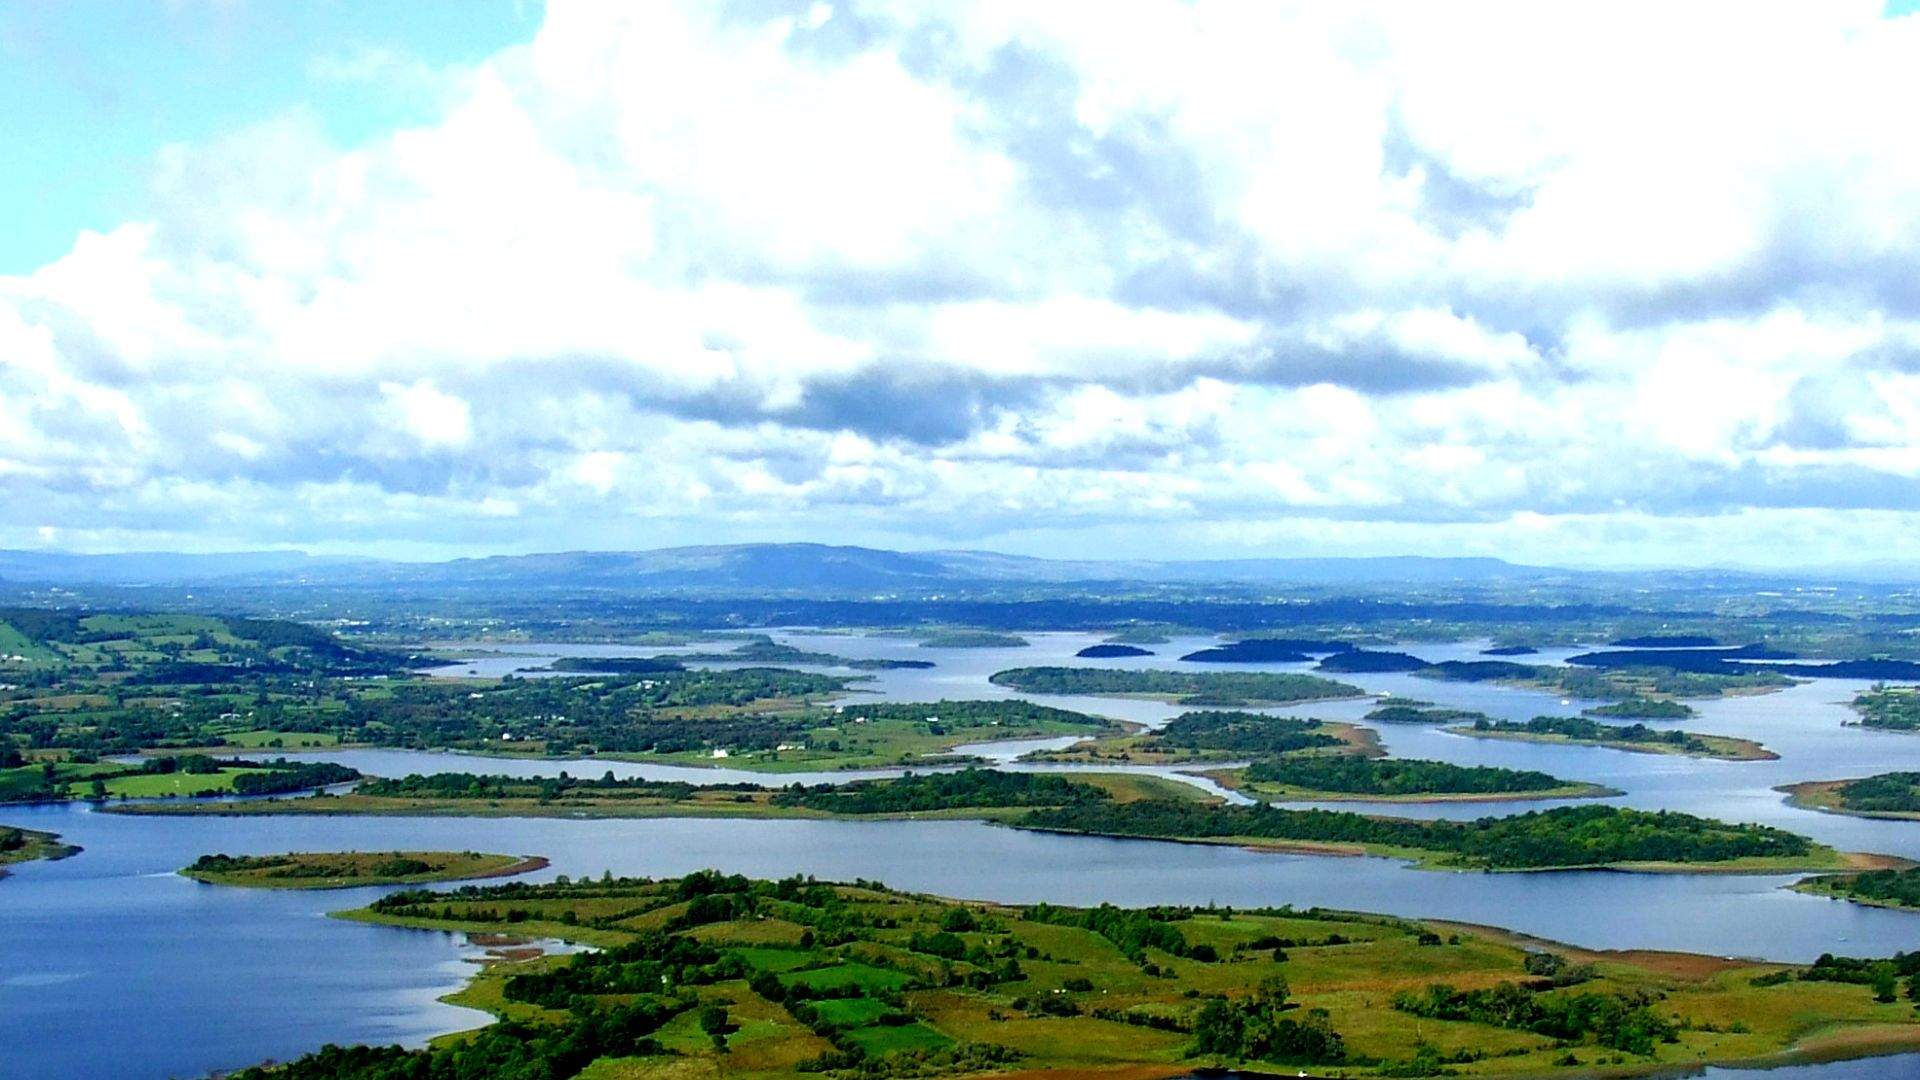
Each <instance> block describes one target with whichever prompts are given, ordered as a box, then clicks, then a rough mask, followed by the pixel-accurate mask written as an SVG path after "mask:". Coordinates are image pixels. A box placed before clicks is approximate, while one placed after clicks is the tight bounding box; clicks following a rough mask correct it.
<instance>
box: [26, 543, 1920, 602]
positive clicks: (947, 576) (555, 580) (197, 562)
mask: <svg viewBox="0 0 1920 1080" xmlns="http://www.w3.org/2000/svg"><path fill="white" fill-rule="evenodd" d="M1877 569H1879V570H1880V571H1881V573H1877V574H1874V575H1872V576H1866V575H1862V576H1860V577H1855V578H1850V579H1849V578H1847V577H1845V576H1844V575H1840V574H1837V573H1835V572H1831V571H1829V572H1826V573H1820V574H1816V573H1811V572H1809V573H1806V574H1795V575H1788V574H1785V573H1779V574H1765V575H1760V574H1751V573H1744V572H1740V571H1717V570H1695V571H1689V570H1674V571H1634V572H1621V573H1610V572H1603V571H1592V570H1568V569H1556V568H1549V567H1537V566H1523V565H1519V564H1515V563H1510V562H1506V561H1503V560H1501V559H1494V558H1425V557H1417V556H1390V557H1382V558H1311V559H1220V560H1173V561H1164V562H1162V561H1146V560H1069V559H1040V558H1031V557H1027V556H1020V555H1002V554H998V553H995V552H990V551H887V550H882V549H877V548H865V547H848V546H835V545H828V544H722V545H708V546H701V547H676V548H659V549H655V550H651V551H569V552H556V553H552V554H540V555H496V556H490V557H486V558H474V559H453V560H449V561H446V562H398V561H389V560H380V559H356V558H337V557H318V556H312V555H308V554H305V553H303V552H299V551H249V552H231V553H225V554H211V555H189V554H179V553H170V552H142V553H130V554H117V555H78V554H69V553H61V552H40V551H0V582H8V583H12V584H15V585H38V586H50V585H73V586H80V585H92V586H187V585H224V586H278V587H286V586H301V585H307V586H328V585H331V586H340V587H348V588H351V587H388V586H401V587H405V586H412V587H422V588H480V589H485V588H518V589H555V588H578V589H595V590H601V589H604V590H610V591H632V592H649V593H670V592H690V591H694V592H729V593H792V594H796V595H799V594H836V595H850V594H875V593H898V594H913V595H926V594H929V593H939V592H943V591H966V590H974V589H981V588H1002V589H1004V588H1009V587H1019V586H1066V585H1072V584H1074V583H1076V582H1087V583H1092V582H1106V583H1117V582H1131V583H1138V584H1141V585H1146V586H1155V585H1157V586H1190V587H1198V586H1207V585H1220V586H1242V587H1276V586H1298V587H1314V588H1359V587H1365V586H1436V587H1437V586H1484V587H1500V586H1522V587H1524V586H1528V585H1541V584H1549V583H1561V584H1574V583H1579V582H1583V581H1586V582H1600V581H1611V582H1616V583H1618V582H1625V581H1629V580H1641V581H1660V582H1664V583H1668V584H1679V585H1692V586H1703V585H1704V586H1708V587H1712V586H1714V585H1716V584H1718V585H1726V584H1730V583H1731V584H1739V585H1744V586H1747V587H1759V586H1760V585H1761V584H1762V583H1764V582H1779V581H1788V580H1798V581H1803V582H1805V581H1816V580H1825V581H1834V580H1855V581H1879V582H1892V581H1911V580H1914V575H1913V574H1912V572H1911V571H1906V569H1905V568H1904V567H1900V568H1894V567H1883V568H1877ZM1896 571H1899V572H1900V573H1896ZM1903 574H1904V576H1902V575H1903Z"/></svg>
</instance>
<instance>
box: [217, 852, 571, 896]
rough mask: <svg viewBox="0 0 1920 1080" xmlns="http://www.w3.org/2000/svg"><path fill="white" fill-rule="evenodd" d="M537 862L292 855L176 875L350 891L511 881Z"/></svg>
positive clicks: (467, 856)
mask: <svg viewBox="0 0 1920 1080" xmlns="http://www.w3.org/2000/svg"><path fill="white" fill-rule="evenodd" d="M546 865H547V860H545V859H543V858H540V857H538V856H531V857H528V856H519V855H488V854H483V853H481V852H478V851H294V852H289V853H287V854H285V855H202V856H200V858H198V859H196V860H194V862H193V865H191V866H188V867H185V868H183V869H182V870H181V871H180V873H181V874H182V875H183V876H185V877H190V878H192V879H193V880H195V881H202V882H205V883H207V884H209V885H244V886H248V887H250V888H256V889H351V888H355V887H358V886H362V885H420V884H425V883H427V882H434V881H471V880H474V879H476V878H495V877H511V876H513V875H514V874H524V873H527V872H528V871H530V870H540V869H544V868H545V867H546Z"/></svg>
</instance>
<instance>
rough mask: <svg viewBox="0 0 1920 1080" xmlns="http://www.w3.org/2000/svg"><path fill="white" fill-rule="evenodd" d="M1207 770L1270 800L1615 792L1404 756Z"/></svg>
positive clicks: (1525, 796) (1537, 774)
mask: <svg viewBox="0 0 1920 1080" xmlns="http://www.w3.org/2000/svg"><path fill="white" fill-rule="evenodd" d="M1210 775H1213V776H1215V777H1216V778H1218V779H1220V780H1221V782H1223V783H1225V784H1227V786H1229V787H1232V788H1234V789H1236V790H1239V791H1244V792H1246V793H1247V794H1249V795H1254V796H1257V797H1259V798H1262V799H1270V800H1272V799H1279V800H1293V801H1307V800H1314V801H1332V800H1340V799H1379V800H1385V801H1393V800H1401V801H1421V802H1427V801H1436V802H1438V801H1449V800H1458V801H1493V800H1505V799H1574V798H1593V797H1598V796H1604V795H1617V794H1619V792H1617V791H1614V790H1613V789H1611V788H1606V787H1601V786H1600V785H1598V784H1584V783H1579V782H1577V781H1573V780H1562V779H1560V778H1559V777H1557V776H1551V775H1548V774H1547V773H1543V772H1537V771H1534V770H1531V769H1505V768H1499V767H1496V766H1487V765H1472V766H1469V765H1453V764H1449V763H1447V762H1444V761H1420V760H1414V759H1408V758H1384V759H1382V758H1363V757H1326V756H1319V757H1292V758H1280V759H1275V760H1269V761H1256V762H1254V763H1252V764H1251V765H1248V766H1247V767H1246V768H1244V769H1235V770H1231V771H1228V772H1224V773H1214V774H1210Z"/></svg>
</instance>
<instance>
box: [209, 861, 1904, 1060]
mask: <svg viewBox="0 0 1920 1080" xmlns="http://www.w3.org/2000/svg"><path fill="white" fill-rule="evenodd" d="M348 917H349V918H353V919H358V920H362V921H367V922H375V923H382V924H387V925H393V926H402V927H417V928H422V929H430V930H465V931H469V932H484V933H492V934H502V933H505V934H516V935H532V936H539V937H556V938H562V939H567V940H572V941H576V942H580V943H582V944H590V945H594V946H598V947H599V949H598V951H594V952H583V953H577V954H573V955H567V956H545V957H540V958H537V959H532V960H525V961H517V962H516V961H505V962H500V963H495V964H492V965H489V966H488V967H486V968H484V969H483V970H482V971H481V972H480V973H479V974H478V975H477V976H476V978H475V981H474V983H473V984H472V985H471V986H470V987H469V989H468V990H467V991H465V992H463V993H462V994H460V995H457V996H456V997H455V998H453V999H452V1000H453V1001H454V1002H455V1003H456V1004H467V1005H474V1006H478V1007H481V1008H485V1009H487V1010H489V1011H491V1012H493V1013H494V1014H495V1015H496V1016H498V1017H499V1022H497V1023H495V1024H494V1025H492V1026H490V1027H486V1028H483V1029H481V1030H479V1031H478V1032H475V1033H473V1034H471V1035H467V1036H464V1037H461V1038H455V1039H446V1040H441V1041H439V1042H437V1043H435V1044H434V1045H433V1046H431V1047H429V1048H426V1049H420V1050H406V1049H401V1048H399V1047H386V1048H371V1047H354V1048H341V1047H327V1048H325V1049H323V1050H321V1051H319V1052H317V1053H314V1054H310V1055H307V1056H306V1057H303V1058H300V1059H297V1060H295V1061H293V1062H290V1063H288V1064H286V1065H284V1066H279V1067H271V1068H268V1067H263V1068H259V1069H251V1070H245V1071H243V1072H241V1073H239V1074H236V1075H237V1078H238V1080H417V1078H429V1077H430V1078H433V1080H441V1078H446V1080H465V1078H468V1077H473V1078H476V1080H477V1078H482V1077H485V1078H489V1080H491V1078H494V1077H500V1076H507V1075H512V1076H526V1077H572V1076H575V1075H579V1076H581V1077H583V1078H591V1080H610V1078H612V1077H616V1076H653V1075H663V1076H664V1075H682V1074H687V1075H702V1076H718V1077H731V1076H743V1077H745V1076H769V1075H796V1074H798V1075H806V1074H812V1073H829V1074H834V1075H845V1076H859V1077H863V1078H874V1080H887V1078H892V1077H910V1076H923V1077H924V1076H946V1075H968V1074H970V1075H979V1076H1000V1075H1009V1074H1016V1073H1017V1074H1021V1075H1025V1076H1034V1077H1042V1076H1069V1075H1071V1076H1087V1077H1100V1076H1112V1077H1115V1078H1116V1080H1120V1078H1123V1077H1124V1078H1139V1077H1146V1076H1160V1075H1175V1074H1178V1073H1181V1072H1184V1071H1187V1070H1191V1069H1194V1068H1196V1067H1203V1066H1216V1067H1218V1066H1226V1067H1238V1068H1251V1069H1254V1070H1262V1069H1264V1070H1266V1071H1268V1072H1270V1073H1271V1072H1273V1071H1276V1070H1285V1071H1286V1072H1288V1073H1291V1072H1294V1071H1301V1072H1306V1071H1309V1070H1311V1071H1312V1072H1313V1073H1315V1074H1318V1075H1325V1074H1326V1073H1328V1072H1329V1071H1337V1072H1339V1073H1340V1074H1343V1075H1348V1076H1354V1077H1362V1076H1372V1077H1396V1076H1397V1077H1406V1076H1430V1075H1441V1074H1445V1075H1461V1076H1477V1075H1514V1074H1535V1073H1546V1072H1557V1071H1561V1070H1564V1069H1568V1068H1580V1067H1587V1068H1606V1067H1610V1066H1611V1067H1627V1068H1647V1067H1656V1066H1661V1065H1677V1066H1681V1067H1685V1068H1695V1067H1698V1066H1699V1065H1700V1064H1702V1063H1708V1062H1718V1061H1747V1060H1754V1059H1761V1058H1766V1057H1769V1056H1770V1055H1775V1054H1778V1053H1780V1052H1782V1051H1784V1050H1786V1049H1788V1048H1790V1047H1794V1046H1796V1045H1800V1046H1803V1047H1805V1046H1817V1045H1819V1043H1818V1040H1819V1038H1820V1037H1821V1035H1820V1033H1823V1032H1829V1031H1833V1030H1836V1029H1839V1030H1844V1029H1848V1028H1856V1027H1862V1026H1865V1025H1877V1026H1876V1027H1875V1029H1874V1030H1876V1031H1879V1032H1882V1033H1883V1042H1884V1045H1885V1048H1886V1049H1888V1050H1892V1049H1895V1048H1900V1047H1905V1046H1911V1045H1914V1044H1915V1043H1916V1042H1920V1021H1916V1018H1915V1014H1914V1011H1913V1009H1912V1007H1911V1005H1910V1004H1908V1003H1906V1002H1900V1001H1896V1000H1894V997H1893V995H1891V994H1885V993H1883V990H1884V987H1883V986H1882V985H1880V983H1881V981H1882V977H1883V975H1884V974H1885V973H1886V972H1892V973H1893V976H1894V977H1896V978H1897V977H1900V975H1901V972H1902V967H1903V964H1904V961H1903V960H1901V959H1898V958H1896V960H1894V961H1849V960H1845V959H1844V958H1823V962H1822V964H1818V965H1813V966H1810V967H1793V966H1788V965H1779V964H1766V963H1754V962H1750V961H1739V960H1723V959H1720V958H1715V957H1701V956H1683V955H1677V954H1600V953H1591V952H1586V951H1583V950H1579V949H1575V948H1571V947H1567V946H1562V945H1556V944H1553V943H1551V942H1540V941H1536V940H1532V939H1522V938H1517V937H1514V936H1512V935H1508V934H1506V933H1504V932H1502V931H1499V930H1492V929H1486V928H1479V927H1463V926H1457V925H1448V924H1429V923H1422V922H1418V921H1412V920H1406V919H1397V918H1385V917H1380V916H1371V915H1361V914H1353V913H1342V912H1332V911H1322V910H1319V909H1310V910H1294V909H1291V908H1263V909H1251V910H1249V909H1237V910H1228V909H1216V908H1198V907H1157V908H1119V907H1113V906H1101V907H1097V908H1073V907H1058V906H1054V905H1050V904H1037V905H1033V906H1030V907H1018V906H1009V905H1001V904H992V903H981V902H971V901H956V900H951V899H944V898H939V897H932V896H925V895H918V894H912V893H903V892H897V891H894V890H891V889H888V888H887V887H885V886H884V885H881V884H879V883H877V882H869V881H855V882H849V883H827V882H820V881H815V880H812V879H807V878H789V879H786V880H782V881H755V880H750V879H746V878H743V877H737V876H728V875H723V874H719V873H714V872H701V873H697V874H693V875H689V876H687V877H685V878H680V879H673V880H666V881H651V880H646V879H636V878H610V877H607V878H598V879H582V880H578V881H570V880H567V879H565V878H561V879H559V880H556V881H554V882H552V883H550V884H542V885H524V884H505V885H493V886H465V887H461V888H457V889H452V890H445V891H428V890H407V891H403V892H398V893H394V894H392V895H390V896H386V897H383V898H381V899H380V900H378V901H376V902H375V903H374V904H372V905H371V906H369V907H367V908H363V909H360V910H358V911H355V912H351V913H348ZM1883 968H1884V970H1883ZM1810 1033H1812V1034H1810ZM1800 1040H1812V1041H1810V1042H1807V1043H1801V1042H1800ZM609 1059H612V1060H609ZM595 1062H600V1063H601V1064H598V1065H596V1064H594V1063H595ZM656 1069H667V1070H668V1071H667V1072H656V1071H654V1070H656Z"/></svg>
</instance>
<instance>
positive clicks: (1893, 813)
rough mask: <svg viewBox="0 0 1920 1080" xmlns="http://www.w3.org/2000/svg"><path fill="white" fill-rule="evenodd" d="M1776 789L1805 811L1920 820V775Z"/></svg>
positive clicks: (1818, 782)
mask: <svg viewBox="0 0 1920 1080" xmlns="http://www.w3.org/2000/svg"><path fill="white" fill-rule="evenodd" d="M1775 790H1778V791H1783V792H1785V793H1786V794H1787V796H1788V798H1787V802H1789V803H1790V804H1792V805H1794V806H1798V807H1800V808H1802V809H1805V810H1825V811H1828V812H1829V813H1835V814H1851V815H1853V816H1855V817H1869V818H1890V819H1895V820H1901V821H1920V773H1913V772H1891V773H1881V774H1879V775H1877V776H1869V777H1866V778H1865V779H1861V780H1812V781H1808V782H1807V783H1803V784H1788V785H1787V786H1785V787H1782V788H1777V789H1775Z"/></svg>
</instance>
